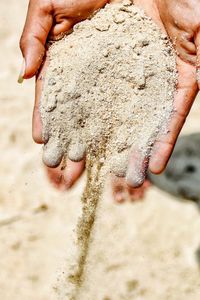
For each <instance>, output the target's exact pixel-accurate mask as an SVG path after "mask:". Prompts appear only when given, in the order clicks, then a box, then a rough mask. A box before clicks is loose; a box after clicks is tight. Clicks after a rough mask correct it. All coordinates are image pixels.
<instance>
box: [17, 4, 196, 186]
mask: <svg viewBox="0 0 200 300" xmlns="http://www.w3.org/2000/svg"><path fill="white" fill-rule="evenodd" d="M157 1H159V0H148V1H147V0H135V3H136V5H138V6H140V7H141V8H143V9H144V10H145V11H146V13H147V14H148V15H149V16H150V17H152V19H153V20H154V21H155V22H156V23H157V24H158V26H159V27H160V28H161V30H163V31H166V29H165V28H166V26H165V25H166V24H165V22H166V21H164V19H163V18H162V19H161V16H162V12H161V10H162V9H164V8H163V7H161V6H159V5H158V4H159V3H158V2H157ZM166 1H167V0H166ZM169 1H170V0H169ZM171 1H173V0H171ZM174 1H175V0H174ZM185 1H187V0H185ZM107 2H109V1H108V0H99V1H98V0H76V1H72V0H62V1H61V0H59V1H58V0H52V1H50V0H43V1H42V0H31V1H30V5H29V10H28V15H27V20H26V24H25V28H24V32H23V35H22V38H21V49H22V53H23V56H24V58H25V69H24V72H23V74H22V75H23V78H30V77H32V76H33V75H35V74H36V73H37V72H38V69H39V68H40V66H41V63H42V61H43V57H44V55H45V44H46V41H47V38H48V37H50V38H51V39H57V38H58V37H59V36H60V34H62V33H65V32H67V31H69V30H70V29H71V28H72V27H73V25H74V24H75V23H77V22H79V21H81V20H83V19H85V18H87V17H88V16H89V15H90V14H91V13H92V12H94V11H95V10H96V9H98V8H100V7H102V6H104V5H105V4H106V3H107ZM194 9H195V8H194ZM167 32H168V31H167ZM168 33H169V32H168ZM193 50H194V49H193V48H191V52H189V53H191V56H193V55H194V51H193ZM46 66H47V61H45V62H44V64H43V66H42V68H41V69H40V72H39V73H38V76H37V84H36V102H35V108H34V116H33V137H34V140H35V141H36V142H38V143H42V142H43V141H42V125H41V120H40V114H39V108H38V107H39V99H40V94H41V88H42V84H43V78H44V75H45V68H46ZM177 69H178V85H177V92H176V94H175V101H174V112H173V115H172V118H171V120H170V124H169V131H168V134H166V135H163V136H162V135H160V136H159V138H158V139H157V141H156V143H155V145H154V148H153V151H152V155H151V158H150V160H148V159H147V158H140V159H137V160H134V161H132V163H130V166H129V170H130V173H131V174H136V177H138V173H139V174H140V175H141V174H142V176H140V178H142V180H140V182H139V184H138V182H134V178H132V180H131V182H128V184H129V185H132V186H136V185H141V184H142V183H143V181H144V179H145V175H146V171H147V168H148V167H149V169H150V171H152V172H153V173H160V172H162V171H163V170H164V168H165V166H166V164H167V161H168V159H169V157H170V155H171V153H172V151H173V147H174V145H175V142H176V139H177V137H178V135H179V133H180V130H181V128H182V126H183V124H184V122H185V119H186V117H187V115H188V113H189V111H190V108H191V106H192V103H193V101H194V99H195V96H196V94H197V90H198V88H197V82H196V67H195V66H193V65H191V64H190V63H188V62H186V59H182V57H178V56H177ZM138 162H141V164H138Z"/></svg>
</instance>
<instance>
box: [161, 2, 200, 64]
mask: <svg viewBox="0 0 200 300" xmlns="http://www.w3.org/2000/svg"><path fill="white" fill-rule="evenodd" d="M156 4H157V7H158V10H159V14H160V18H161V20H162V23H163V24H164V27H165V29H166V31H167V33H168V35H169V37H170V38H171V40H172V42H173V44H174V46H175V48H176V50H177V54H178V55H179V56H180V58H181V59H182V60H184V61H185V62H189V63H191V64H193V65H195V64H196V58H197V56H200V49H199V46H200V2H199V0H156Z"/></svg>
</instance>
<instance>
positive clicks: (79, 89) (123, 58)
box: [40, 1, 176, 300]
mask: <svg viewBox="0 0 200 300" xmlns="http://www.w3.org/2000/svg"><path fill="white" fill-rule="evenodd" d="M49 60H50V63H49V66H48V69H47V73H46V78H45V83H44V89H43V95H42V100H41V105H40V111H41V116H42V123H43V137H44V140H45V141H46V143H45V146H44V153H43V160H44V162H45V163H47V165H49V166H53V167H54V166H57V165H58V164H59V163H60V162H61V160H62V158H63V156H66V155H67V156H68V157H69V158H70V159H71V160H74V161H80V160H81V159H83V158H84V156H85V155H86V161H87V163H86V169H87V175H88V176H87V177H88V178H87V184H86V188H85V191H84V194H83V197H82V204H83V207H82V215H81V216H80V218H79V221H78V224H77V229H76V230H75V247H74V250H73V252H75V254H74V253H73V256H72V259H71V261H69V267H68V269H69V271H68V272H67V275H66V279H65V281H66V284H65V285H64V286H60V289H61V290H62V289H65V293H66V295H67V299H69V300H77V299H79V298H80V299H82V298H81V296H79V294H81V289H82V285H83V284H84V281H85V269H86V268H87V264H88V262H87V257H88V253H89V252H90V249H91V248H95V249H96V245H94V244H93V243H92V239H93V227H94V226H95V223H96V222H95V220H96V218H98V215H100V214H101V212H100V208H99V206H100V204H99V202H100V201H101V198H102V196H101V193H102V188H103V184H104V181H105V176H106V174H107V173H108V172H109V171H110V172H112V173H115V175H117V176H127V179H128V180H129V181H136V182H137V184H138V183H139V182H140V181H141V180H142V178H141V177H140V175H139V176H136V178H132V177H133V172H134V171H132V170H131V173H130V172H128V171H127V166H128V160H129V157H130V155H131V154H132V155H133V153H135V152H136V151H137V152H138V151H139V152H141V155H142V159H143V158H144V157H145V156H149V155H150V152H151V147H152V144H153V142H154V140H155V139H156V137H157V135H158V132H159V131H161V133H163V132H165V131H166V130H167V122H168V120H169V118H170V116H171V113H172V111H173V99H174V93H175V85H176V63H175V54H174V52H173V50H172V46H171V45H170V42H169V41H168V39H167V37H166V36H165V35H163V34H161V32H160V31H159V28H157V27H156V25H155V24H154V23H153V22H152V21H151V20H150V19H149V18H148V17H147V16H145V14H144V13H143V12H142V11H141V10H140V9H138V8H137V7H135V5H133V3H132V1H123V2H122V3H120V4H115V5H112V4H108V5H106V7H105V8H104V9H102V10H100V11H99V12H97V13H96V14H95V15H94V16H93V17H92V18H91V19H90V20H86V21H84V22H81V23H80V24H78V25H76V26H75V27H74V30H73V33H71V34H70V35H68V36H67V37H65V38H64V39H62V40H61V41H59V42H55V43H54V44H53V45H52V46H51V47H50V50H49ZM161 86H162V87H163V88H162V89H161V88H160V87H161ZM95 164H96V165H97V166H95ZM99 226H100V227H101V225H99ZM76 235H77V236H76ZM68 285H69V286H68ZM61 294H62V293H61ZM65 297H66V296H64V297H61V299H63V300H64V299H65Z"/></svg>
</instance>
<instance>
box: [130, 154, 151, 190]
mask: <svg viewBox="0 0 200 300" xmlns="http://www.w3.org/2000/svg"><path fill="white" fill-rule="evenodd" d="M148 163H149V159H148V155H146V154H143V153H142V151H140V150H138V149H132V150H131V153H130V156H129V163H128V169H127V173H126V183H127V184H128V185H129V186H130V187H132V188H137V187H140V186H141V185H142V184H143V183H144V181H145V178H146V173H147V168H148Z"/></svg>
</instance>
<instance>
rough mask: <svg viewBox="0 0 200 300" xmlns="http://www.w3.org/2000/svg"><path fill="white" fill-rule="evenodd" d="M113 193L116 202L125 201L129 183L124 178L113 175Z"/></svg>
mask: <svg viewBox="0 0 200 300" xmlns="http://www.w3.org/2000/svg"><path fill="white" fill-rule="evenodd" d="M111 183H112V194H113V198H114V200H115V202H117V203H123V202H124V201H125V200H126V196H127V195H126V189H127V185H126V182H125V179H124V178H120V177H117V176H115V175H112V181H111Z"/></svg>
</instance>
